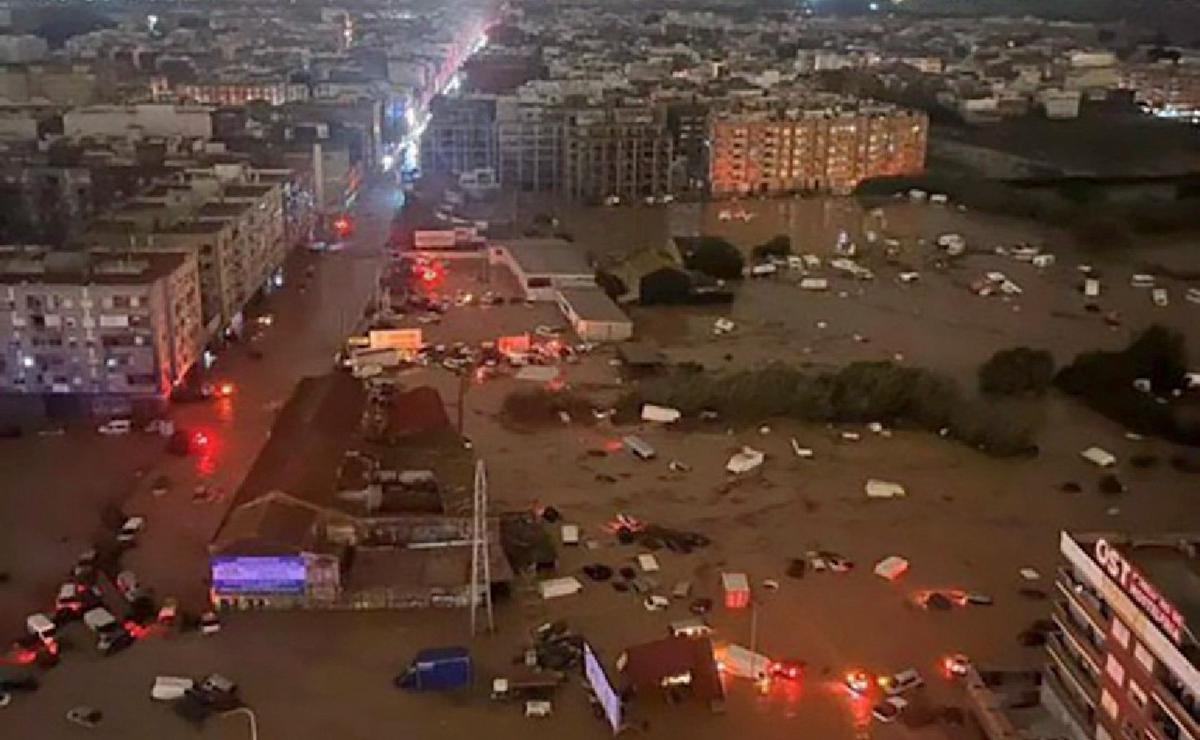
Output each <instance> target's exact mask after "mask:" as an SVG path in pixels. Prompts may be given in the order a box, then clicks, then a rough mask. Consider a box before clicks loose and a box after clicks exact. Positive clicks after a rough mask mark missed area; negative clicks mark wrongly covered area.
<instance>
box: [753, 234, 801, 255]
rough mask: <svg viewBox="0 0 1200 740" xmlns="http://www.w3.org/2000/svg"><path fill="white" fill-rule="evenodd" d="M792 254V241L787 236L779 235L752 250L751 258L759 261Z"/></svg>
mask: <svg viewBox="0 0 1200 740" xmlns="http://www.w3.org/2000/svg"><path fill="white" fill-rule="evenodd" d="M791 253H792V239H791V237H789V236H788V235H787V234H779V235H778V236H775V237H773V238H771V239H769V240H767V241H765V242H763V243H762V244H759V245H758V246H757V247H755V248H754V249H752V250H750V254H751V256H753V257H754V259H755V260H759V261H762V260H766V259H770V258H771V257H787V256H788V255H789V254H791Z"/></svg>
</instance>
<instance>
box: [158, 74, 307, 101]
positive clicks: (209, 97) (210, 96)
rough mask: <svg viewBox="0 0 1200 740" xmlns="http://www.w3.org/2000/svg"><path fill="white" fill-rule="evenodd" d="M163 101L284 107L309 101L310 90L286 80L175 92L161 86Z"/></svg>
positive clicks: (213, 83) (214, 83)
mask: <svg viewBox="0 0 1200 740" xmlns="http://www.w3.org/2000/svg"><path fill="white" fill-rule="evenodd" d="M154 89H155V91H156V95H157V97H159V98H182V99H183V100H188V101H191V102H194V103H200V104H202V105H233V106H241V105H246V104H247V103H253V102H255V101H264V102H267V103H270V104H271V105H283V104H284V103H292V102H297V101H301V100H307V99H308V97H309V95H308V86H307V85H303V84H298V83H294V82H286V81H284V80H228V81H223V80H210V81H204V82H194V83H185V84H180V85H177V86H176V87H175V88H174V90H171V89H170V88H168V87H166V86H164V85H163V84H161V83H160V84H158V85H156V86H155V88H154Z"/></svg>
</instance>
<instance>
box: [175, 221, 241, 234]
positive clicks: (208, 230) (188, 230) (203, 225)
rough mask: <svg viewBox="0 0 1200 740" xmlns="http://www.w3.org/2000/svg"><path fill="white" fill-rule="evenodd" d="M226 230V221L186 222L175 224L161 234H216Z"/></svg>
mask: <svg viewBox="0 0 1200 740" xmlns="http://www.w3.org/2000/svg"><path fill="white" fill-rule="evenodd" d="M224 228H225V222H224V221H184V222H183V223H180V224H175V225H174V226H170V227H168V228H165V229H160V230H159V233H163V234H215V233H216V232H218V231H220V230H221V229H224Z"/></svg>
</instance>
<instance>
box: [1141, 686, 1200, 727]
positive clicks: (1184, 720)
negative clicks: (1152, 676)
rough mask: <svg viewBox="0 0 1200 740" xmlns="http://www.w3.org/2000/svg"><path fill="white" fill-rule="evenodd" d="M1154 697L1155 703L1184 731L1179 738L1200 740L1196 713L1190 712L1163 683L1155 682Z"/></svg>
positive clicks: (1199, 723)
mask: <svg viewBox="0 0 1200 740" xmlns="http://www.w3.org/2000/svg"><path fill="white" fill-rule="evenodd" d="M1152 696H1153V703H1154V704H1155V705H1156V706H1157V707H1158V708H1159V709H1160V710H1161V711H1162V712H1163V713H1165V714H1166V715H1167V716H1168V717H1170V718H1171V719H1172V720H1174V722H1175V724H1176V725H1178V726H1179V728H1180V730H1182V731H1183V733H1182V734H1181V735H1180V736H1179V737H1180V738H1181V739H1182V738H1191V739H1192V740H1200V722H1197V721H1196V715H1195V713H1194V712H1189V711H1188V710H1187V708H1186V707H1184V706H1183V704H1182V703H1180V701H1179V698H1178V697H1176V696H1175V694H1174V693H1172V692H1171V691H1170V690H1169V689H1168V688H1167V687H1166V686H1164V685H1163V683H1162V682H1161V681H1155V682H1154V690H1153V692H1152Z"/></svg>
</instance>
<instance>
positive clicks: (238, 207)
mask: <svg viewBox="0 0 1200 740" xmlns="http://www.w3.org/2000/svg"><path fill="white" fill-rule="evenodd" d="M250 207H251V206H250V204H249V203H225V202H220V203H218V202H211V203H205V204H204V205H202V206H200V212H199V213H197V214H196V215H197V216H199V217H201V218H203V217H205V216H210V217H211V216H216V217H219V218H235V217H237V216H240V215H242V214H243V213H245V212H246V209H248V208H250Z"/></svg>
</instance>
